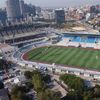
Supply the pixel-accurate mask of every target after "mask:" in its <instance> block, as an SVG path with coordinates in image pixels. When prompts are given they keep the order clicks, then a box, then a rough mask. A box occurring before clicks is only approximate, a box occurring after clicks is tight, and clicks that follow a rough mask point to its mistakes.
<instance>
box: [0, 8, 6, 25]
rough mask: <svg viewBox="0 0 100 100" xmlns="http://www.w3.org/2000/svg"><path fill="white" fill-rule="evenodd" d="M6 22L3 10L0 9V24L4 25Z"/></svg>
mask: <svg viewBox="0 0 100 100" xmlns="http://www.w3.org/2000/svg"><path fill="white" fill-rule="evenodd" d="M6 20H7V14H6V10H5V9H0V24H2V25H5V24H6Z"/></svg>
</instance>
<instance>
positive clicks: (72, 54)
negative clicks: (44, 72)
mask: <svg viewBox="0 0 100 100" xmlns="http://www.w3.org/2000/svg"><path fill="white" fill-rule="evenodd" d="M27 59H28V60H31V61H38V62H46V63H55V64H60V65H65V66H69V67H78V68H83V69H84V68H87V69H96V70H100V51H99V50H92V49H82V48H72V47H68V48H67V47H58V46H50V47H40V48H36V49H33V50H31V51H30V52H28V53H27Z"/></svg>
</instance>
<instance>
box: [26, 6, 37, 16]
mask: <svg viewBox="0 0 100 100" xmlns="http://www.w3.org/2000/svg"><path fill="white" fill-rule="evenodd" d="M25 13H26V14H27V15H29V16H31V15H32V16H35V15H36V7H35V6H34V5H31V4H25Z"/></svg>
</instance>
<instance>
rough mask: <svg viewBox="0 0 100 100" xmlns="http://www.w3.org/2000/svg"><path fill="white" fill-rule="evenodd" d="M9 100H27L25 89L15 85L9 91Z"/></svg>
mask: <svg viewBox="0 0 100 100" xmlns="http://www.w3.org/2000/svg"><path fill="white" fill-rule="evenodd" d="M11 100H27V96H26V95H25V88H23V87H21V86H17V85H16V86H14V87H13V89H12V91H11Z"/></svg>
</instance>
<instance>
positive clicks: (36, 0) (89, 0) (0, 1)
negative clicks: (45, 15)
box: [0, 0, 100, 7]
mask: <svg viewBox="0 0 100 100" xmlns="http://www.w3.org/2000/svg"><path fill="white" fill-rule="evenodd" d="M5 1H6V0H0V7H4V6H5ZM24 1H25V2H28V3H32V4H34V5H37V6H41V7H69V6H79V5H86V4H100V0H24Z"/></svg>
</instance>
